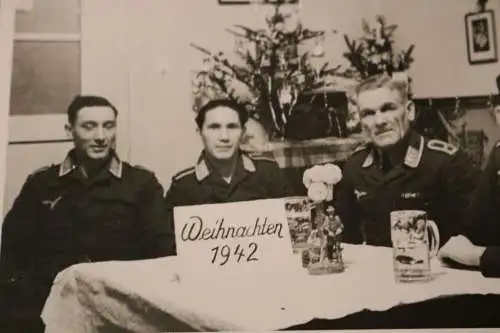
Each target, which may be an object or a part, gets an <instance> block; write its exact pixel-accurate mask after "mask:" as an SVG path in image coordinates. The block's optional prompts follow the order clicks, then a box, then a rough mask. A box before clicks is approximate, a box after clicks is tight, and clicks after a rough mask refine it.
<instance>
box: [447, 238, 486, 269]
mask: <svg viewBox="0 0 500 333" xmlns="http://www.w3.org/2000/svg"><path fill="white" fill-rule="evenodd" d="M485 250H486V248H485V247H482V246H477V245H474V244H472V242H471V241H470V240H469V239H468V238H467V237H465V236H462V235H458V236H455V237H451V238H450V240H449V241H448V242H447V243H446V244H445V245H443V247H442V248H441V250H440V251H439V254H438V256H439V259H444V258H448V259H451V260H453V261H456V262H457V263H459V264H462V265H467V266H472V267H478V266H479V263H480V260H481V256H482V255H483V253H484V251H485Z"/></svg>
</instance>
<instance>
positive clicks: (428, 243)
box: [391, 210, 439, 282]
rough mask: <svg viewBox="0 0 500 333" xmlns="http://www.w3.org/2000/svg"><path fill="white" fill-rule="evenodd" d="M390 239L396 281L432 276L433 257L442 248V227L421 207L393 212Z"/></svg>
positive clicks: (421, 280)
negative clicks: (440, 229) (440, 234)
mask: <svg viewBox="0 0 500 333" xmlns="http://www.w3.org/2000/svg"><path fill="white" fill-rule="evenodd" d="M391 240H392V249H393V267H394V275H395V279H396V282H426V281H429V280H430V279H431V259H432V258H434V257H435V256H436V255H437V252H438V250H439V230H438V227H437V225H436V223H435V222H434V221H432V220H429V219H428V217H427V213H426V212H425V211H422V210H398V211H393V212H391Z"/></svg>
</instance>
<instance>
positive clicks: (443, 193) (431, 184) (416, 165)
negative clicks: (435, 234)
mask: <svg viewBox="0 0 500 333" xmlns="http://www.w3.org/2000/svg"><path fill="white" fill-rule="evenodd" d="M407 140H408V141H407V142H408V146H407V149H406V153H405V156H404V160H402V161H401V163H399V164H397V165H395V166H394V167H393V168H392V169H391V170H390V171H388V172H383V170H382V163H381V161H380V160H379V158H378V154H377V152H376V150H375V149H374V148H373V147H371V146H366V147H365V148H363V149H361V150H359V151H357V152H355V153H354V154H353V155H352V156H351V157H350V158H349V159H348V161H347V162H346V164H345V166H344V169H343V179H342V180H341V182H340V183H339V184H337V186H336V188H335V198H334V205H335V207H336V210H337V213H338V214H339V216H340V217H341V219H342V221H343V223H344V225H345V229H344V235H343V239H344V240H345V241H346V242H352V243H361V242H366V243H367V244H371V245H379V246H391V235H390V212H391V211H393V210H401V209H417V210H425V211H426V212H427V214H428V216H429V218H430V219H432V220H434V221H435V222H436V223H437V225H438V228H439V231H440V236H441V245H442V244H444V242H446V241H447V240H448V239H449V238H450V237H451V236H452V235H454V234H456V233H457V232H458V231H459V229H460V223H461V219H462V218H463V215H464V213H465V211H466V208H467V204H468V202H469V198H470V195H471V193H472V191H473V189H474V185H475V181H476V177H477V171H476V170H475V169H474V168H473V166H472V164H471V163H470V161H469V159H468V158H467V157H466V155H465V154H464V153H463V152H462V151H460V150H458V149H457V148H455V147H454V146H452V145H450V144H448V143H446V142H443V141H439V140H428V139H426V138H424V137H423V136H421V135H419V134H418V133H416V132H413V131H411V132H410V133H409V134H408V137H407Z"/></svg>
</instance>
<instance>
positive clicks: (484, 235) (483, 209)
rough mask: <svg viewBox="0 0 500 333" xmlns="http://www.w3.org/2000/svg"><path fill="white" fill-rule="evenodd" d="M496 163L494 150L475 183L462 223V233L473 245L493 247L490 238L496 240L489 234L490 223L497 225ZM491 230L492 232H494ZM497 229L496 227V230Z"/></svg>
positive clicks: (495, 236)
mask: <svg viewBox="0 0 500 333" xmlns="http://www.w3.org/2000/svg"><path fill="white" fill-rule="evenodd" d="M497 163H498V162H497V161H496V154H495V150H493V152H492V153H491V154H490V156H489V158H488V161H487V163H486V166H485V168H484V170H483V172H482V173H481V175H480V177H479V180H478V182H477V185H476V188H475V190H474V194H473V196H472V198H471V201H470V205H469V208H468V211H467V214H466V217H465V219H464V221H463V230H462V233H463V234H465V235H466V236H467V237H468V238H469V239H470V240H471V241H472V242H473V243H474V244H478V245H493V244H494V243H495V242H496V241H497V240H496V239H494V240H493V242H494V243H493V244H492V243H491V241H492V240H491V239H489V238H491V237H494V238H497V237H498V235H496V234H495V233H494V232H493V233H490V232H489V230H490V223H491V222H493V223H498V218H497V216H496V214H495V211H498V210H497V209H496V208H495V202H494V198H496V197H497V195H498V193H497V192H498V189H497V187H498V184H497V167H496V165H497ZM494 229H495V228H493V230H492V231H494ZM496 229H498V226H497V228H496ZM490 236H491V237H490Z"/></svg>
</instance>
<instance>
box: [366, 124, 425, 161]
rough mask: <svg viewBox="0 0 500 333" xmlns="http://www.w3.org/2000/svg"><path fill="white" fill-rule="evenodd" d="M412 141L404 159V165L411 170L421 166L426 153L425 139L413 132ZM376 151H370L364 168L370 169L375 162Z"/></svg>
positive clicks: (411, 134) (411, 133)
mask: <svg viewBox="0 0 500 333" xmlns="http://www.w3.org/2000/svg"><path fill="white" fill-rule="evenodd" d="M409 135H410V138H409V139H410V140H409V143H408V148H407V149H406V154H405V158H404V164H405V165H406V166H408V167H410V168H416V167H418V165H419V164H420V160H421V159H422V153H423V151H424V137H423V136H421V135H420V134H418V133H416V132H414V131H411V132H410V134H409ZM376 154H377V153H376V150H375V149H374V148H372V149H370V151H369V153H368V155H367V156H366V159H365V161H364V162H363V168H368V167H370V166H371V165H372V164H373V162H374V161H375V157H374V156H375V155H376Z"/></svg>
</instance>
